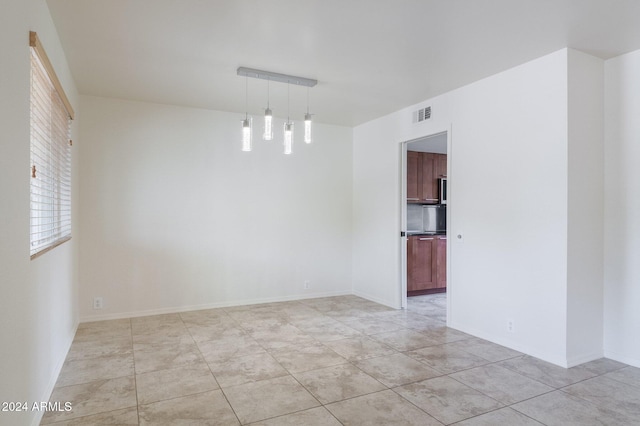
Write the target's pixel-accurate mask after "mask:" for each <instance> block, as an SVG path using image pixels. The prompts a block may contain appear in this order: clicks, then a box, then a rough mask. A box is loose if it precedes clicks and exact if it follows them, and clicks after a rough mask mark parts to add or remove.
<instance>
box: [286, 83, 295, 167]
mask: <svg viewBox="0 0 640 426" xmlns="http://www.w3.org/2000/svg"><path fill="white" fill-rule="evenodd" d="M289 105H290V102H289V82H287V122H286V123H284V153H285V154H286V155H289V154H291V153H292V152H293V123H291V122H290V121H289Z"/></svg>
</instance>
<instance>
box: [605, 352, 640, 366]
mask: <svg viewBox="0 0 640 426" xmlns="http://www.w3.org/2000/svg"><path fill="white" fill-rule="evenodd" d="M604 356H605V358H609V359H612V360H614V361H618V362H622V363H624V364H628V365H630V366H632V367H637V368H640V358H636V357H634V356H628V355H625V354H621V353H618V352H615V351H611V350H608V349H607V348H605V349H604Z"/></svg>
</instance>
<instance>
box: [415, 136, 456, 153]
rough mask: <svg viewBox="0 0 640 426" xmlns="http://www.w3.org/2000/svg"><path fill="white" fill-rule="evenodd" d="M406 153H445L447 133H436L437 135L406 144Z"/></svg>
mask: <svg viewBox="0 0 640 426" xmlns="http://www.w3.org/2000/svg"><path fill="white" fill-rule="evenodd" d="M407 150H408V151H417V152H435V153H438V154H446V153H447V133H438V134H437V135H431V136H427V137H425V138H420V139H417V140H414V141H410V142H409V143H408V144H407Z"/></svg>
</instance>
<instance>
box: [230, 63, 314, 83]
mask: <svg viewBox="0 0 640 426" xmlns="http://www.w3.org/2000/svg"><path fill="white" fill-rule="evenodd" d="M238 75H241V76H244V77H252V78H260V79H262V80H269V81H277V82H280V83H289V84H296V85H298V86H306V87H314V86H315V85H316V84H318V80H313V79H311V78H305V77H296V76H295V75H288V74H280V73H277V72H271V71H262V70H256V69H253V68H246V67H239V68H238Z"/></svg>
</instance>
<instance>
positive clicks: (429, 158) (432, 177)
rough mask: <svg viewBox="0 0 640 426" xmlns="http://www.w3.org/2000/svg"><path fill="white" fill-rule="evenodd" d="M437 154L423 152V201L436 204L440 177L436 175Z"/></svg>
mask: <svg viewBox="0 0 640 426" xmlns="http://www.w3.org/2000/svg"><path fill="white" fill-rule="evenodd" d="M436 155H437V154H432V153H430V152H423V153H422V202H424V203H429V204H435V203H437V202H438V177H437V176H436V164H437V161H436Z"/></svg>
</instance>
